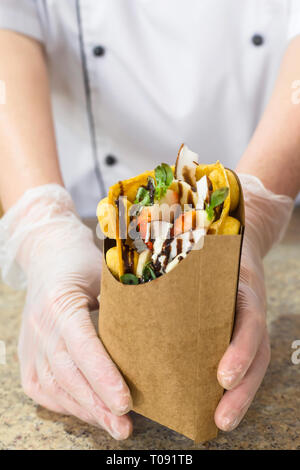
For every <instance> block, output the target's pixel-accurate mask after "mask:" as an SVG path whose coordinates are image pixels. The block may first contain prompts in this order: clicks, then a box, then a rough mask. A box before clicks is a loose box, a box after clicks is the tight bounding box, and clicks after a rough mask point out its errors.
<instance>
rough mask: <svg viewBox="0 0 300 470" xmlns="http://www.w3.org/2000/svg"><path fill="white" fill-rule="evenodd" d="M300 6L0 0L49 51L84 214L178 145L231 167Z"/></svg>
mask: <svg viewBox="0 0 300 470" xmlns="http://www.w3.org/2000/svg"><path fill="white" fill-rule="evenodd" d="M299 4H300V0H243V1H241V0H0V28H7V29H12V30H14V31H17V32H21V33H23V34H25V35H28V36H31V37H33V38H35V39H37V40H38V41H41V42H42V43H43V44H44V46H45V50H46V54H47V57H48V64H49V74H50V77H51V92H52V103H53V113H54V120H55V130H56V138H57V146H58V153H59V160H60V166H61V170H62V174H63V178H64V181H65V185H66V187H67V189H68V190H69V191H70V192H71V195H72V197H73V199H74V201H75V204H76V206H77V209H78V211H79V213H80V214H81V215H82V216H92V215H95V211H96V206H97V203H98V201H99V199H100V198H101V197H103V196H104V195H105V194H106V192H107V189H108V187H109V186H110V185H112V184H114V183H115V182H117V181H118V180H120V179H124V178H127V177H130V176H133V175H136V174H138V173H140V172H143V171H145V170H147V169H151V168H153V167H154V166H155V165H157V164H158V163H161V162H167V163H173V162H174V160H175V157H176V153H177V150H178V148H179V146H180V144H181V143H182V142H185V143H187V144H188V146H189V147H190V148H191V149H192V150H194V151H196V152H197V153H199V155H200V160H201V161H203V162H206V163H211V162H214V161H216V160H217V159H219V160H221V161H222V163H223V164H224V165H225V166H228V167H231V168H234V167H235V165H236V164H237V162H238V160H239V159H240V157H241V155H242V153H243V152H244V150H245V148H246V147H247V144H248V142H249V140H250V138H251V135H252V133H253V131H254V129H255V127H256V125H257V123H258V120H259V118H260V116H261V114H262V111H263V110H264V108H265V106H266V103H267V100H268V98H269V96H270V93H271V91H272V88H273V85H274V81H275V78H276V75H277V72H278V68H279V65H280V61H281V58H282V54H283V52H284V50H285V48H286V46H287V43H288V41H289V39H290V38H291V37H292V36H294V35H297V34H299V33H300V5H299ZM0 79H1V77H0ZM8 98H9V97H8Z"/></svg>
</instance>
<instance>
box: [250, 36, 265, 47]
mask: <svg viewBox="0 0 300 470" xmlns="http://www.w3.org/2000/svg"><path fill="white" fill-rule="evenodd" d="M252 42H253V44H254V45H255V46H261V45H262V44H263V43H264V38H263V37H262V36H261V34H254V36H252Z"/></svg>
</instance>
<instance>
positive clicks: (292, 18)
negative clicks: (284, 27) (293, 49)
mask: <svg viewBox="0 0 300 470" xmlns="http://www.w3.org/2000/svg"><path fill="white" fill-rule="evenodd" d="M287 34H288V40H291V39H293V38H294V37H295V36H298V35H300V1H299V0H290V4H289V20H288V31H287Z"/></svg>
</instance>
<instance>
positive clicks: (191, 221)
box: [174, 209, 210, 237]
mask: <svg viewBox="0 0 300 470" xmlns="http://www.w3.org/2000/svg"><path fill="white" fill-rule="evenodd" d="M209 226H210V221H209V220H208V217H207V213H206V211H205V210H198V209H197V210H195V209H194V210H191V211H187V212H184V213H183V214H181V215H180V216H179V217H178V218H177V219H176V220H175V223H174V236H175V237H176V236H177V235H180V234H181V233H185V232H188V231H189V230H195V229H198V228H204V229H208V227H209Z"/></svg>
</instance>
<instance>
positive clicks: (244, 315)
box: [215, 175, 293, 431]
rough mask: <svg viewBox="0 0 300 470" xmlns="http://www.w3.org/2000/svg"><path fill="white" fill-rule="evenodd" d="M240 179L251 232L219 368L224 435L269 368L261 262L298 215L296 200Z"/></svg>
mask: <svg viewBox="0 0 300 470" xmlns="http://www.w3.org/2000/svg"><path fill="white" fill-rule="evenodd" d="M239 178H240V181H241V184H242V187H243V192H244V199H245V213H246V230H245V236H244V243H243V250H242V258H241V272H240V280H239V289H238V298H237V311H236V321H235V327H234V332H233V337H232V340H231V343H230V345H229V347H228V349H227V351H226V353H225V354H224V356H223V358H222V359H221V361H220V364H219V368H218V380H219V382H220V384H221V385H222V386H223V387H224V388H225V389H227V390H228V391H227V392H226V393H225V394H224V396H223V398H222V399H221V401H220V403H219V405H218V407H217V410H216V413H215V421H216V424H217V426H218V427H219V428H220V429H222V430H224V431H231V430H232V429H234V428H235V427H236V426H238V424H239V423H240V421H241V420H242V418H243V416H244V415H245V413H246V412H247V410H248V408H249V406H250V404H251V402H252V400H253V398H254V396H255V394H256V392H257V390H258V388H259V386H260V384H261V382H262V380H263V377H264V375H265V373H266V370H267V367H268V365H269V362H270V345H269V338H268V332H267V327H266V293H265V285H264V270H263V262H262V259H263V257H264V256H265V254H266V253H267V252H268V250H269V249H270V248H271V247H272V245H273V244H274V243H277V242H279V241H280V239H281V238H282V236H283V234H284V232H285V229H286V227H287V225H288V222H289V219H290V216H291V213H292V209H293V201H292V199H291V198H289V197H287V196H279V195H276V194H273V193H272V192H271V191H268V190H267V189H266V188H265V187H264V186H263V184H262V183H261V181H260V180H259V179H258V178H256V177H254V176H251V175H239Z"/></svg>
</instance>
